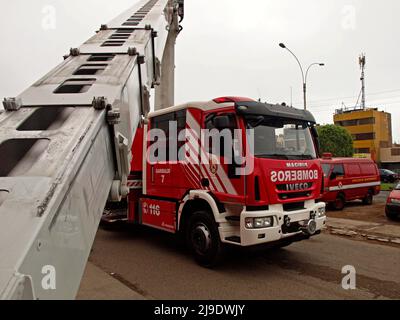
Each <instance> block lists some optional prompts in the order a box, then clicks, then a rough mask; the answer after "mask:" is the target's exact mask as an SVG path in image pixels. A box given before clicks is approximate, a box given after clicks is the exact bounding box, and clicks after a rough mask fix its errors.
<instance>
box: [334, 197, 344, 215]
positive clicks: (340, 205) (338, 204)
mask: <svg viewBox="0 0 400 320" xmlns="http://www.w3.org/2000/svg"><path fill="white" fill-rule="evenodd" d="M345 204H346V200H345V198H344V195H342V194H339V195H338V196H337V198H336V200H335V201H334V202H333V208H334V209H335V210H337V211H342V210H343V209H344V206H345Z"/></svg>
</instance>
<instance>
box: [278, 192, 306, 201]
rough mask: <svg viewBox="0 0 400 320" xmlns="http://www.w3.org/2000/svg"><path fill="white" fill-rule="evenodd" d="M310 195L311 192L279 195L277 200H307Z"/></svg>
mask: <svg viewBox="0 0 400 320" xmlns="http://www.w3.org/2000/svg"><path fill="white" fill-rule="evenodd" d="M311 194H312V193H311V191H302V192H292V193H281V194H279V199H281V200H289V199H297V198H308V197H310V196H311Z"/></svg>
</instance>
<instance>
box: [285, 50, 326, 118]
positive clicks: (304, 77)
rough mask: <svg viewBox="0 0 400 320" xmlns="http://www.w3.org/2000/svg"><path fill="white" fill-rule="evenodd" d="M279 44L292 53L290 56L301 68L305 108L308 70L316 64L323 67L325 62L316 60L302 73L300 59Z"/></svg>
mask: <svg viewBox="0 0 400 320" xmlns="http://www.w3.org/2000/svg"><path fill="white" fill-rule="evenodd" d="M279 46H280V47H281V48H282V49H286V50H287V51H289V52H290V53H291V54H292V56H293V57H294V58H295V59H296V61H297V63H298V64H299V67H300V70H301V76H302V79H303V96H304V110H307V78H308V72H309V71H310V69H311V67H313V66H317V65H318V66H320V67H323V66H325V63H317V62H316V63H312V64H310V66H309V67H308V68H307V71H306V73H305V74H304V70H303V67H302V65H301V63H300V60H299V59H298V58H297V57H296V55H295V54H294V53H293V52H292V51H291V50H290V49H289V48H288V47H286V46H285V44H284V43H280V44H279Z"/></svg>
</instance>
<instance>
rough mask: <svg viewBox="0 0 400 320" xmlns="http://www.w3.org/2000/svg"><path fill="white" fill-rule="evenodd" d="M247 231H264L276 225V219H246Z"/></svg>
mask: <svg viewBox="0 0 400 320" xmlns="http://www.w3.org/2000/svg"><path fill="white" fill-rule="evenodd" d="M245 223H246V228H247V229H263V228H269V227H272V226H273V225H274V217H262V218H246V221H245Z"/></svg>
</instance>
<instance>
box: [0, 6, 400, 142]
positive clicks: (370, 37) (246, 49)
mask: <svg viewBox="0 0 400 320" xmlns="http://www.w3.org/2000/svg"><path fill="white" fill-rule="evenodd" d="M135 2H137V1H136V0H114V1H110V0H83V1H82V0H34V1H29V0H13V1H9V0H7V1H6V0H0V14H1V19H0V28H1V29H0V30H1V32H0V43H1V50H0V97H6V96H16V95H18V94H19V93H20V92H21V91H23V90H24V89H25V88H26V87H28V86H29V85H31V84H32V83H33V82H34V81H36V80H37V79H39V78H40V77H41V76H43V75H44V74H45V73H47V72H48V71H49V70H50V69H51V68H53V67H54V66H56V65H57V64H58V63H60V62H61V61H62V55H64V54H66V53H67V52H68V51H69V48H70V47H77V46H79V45H80V44H81V43H82V42H84V41H85V40H86V39H88V38H89V37H90V36H91V35H93V33H94V31H95V30H96V29H98V27H99V26H100V25H101V24H102V23H107V22H108V21H109V20H111V19H112V18H114V17H115V16H116V15H118V14H119V13H120V12H122V11H124V10H125V9H127V8H129V7H130V6H131V5H132V4H134V3H135ZM53 9H54V12H53ZM399 12H400V1H398V0H380V1H378V0H368V1H366V0H323V1H321V0H302V1H294V0H247V1H243V0H185V20H184V22H183V27H184V30H183V32H182V33H181V35H180V37H179V39H178V42H177V59H176V66H177V68H176V74H177V81H176V103H182V102H187V101H193V100H210V99H212V98H215V97H218V96H224V95H241V96H248V97H252V98H261V99H262V100H263V101H268V102H279V103H280V102H283V101H285V102H287V103H290V91H291V87H292V89H293V102H294V105H295V106H296V107H302V85H301V73H300V69H299V67H298V65H297V64H296V61H295V60H294V58H293V57H292V56H290V54H289V53H288V52H287V51H285V50H283V49H281V48H279V47H278V43H279V42H284V43H285V44H286V45H287V46H288V47H289V48H290V49H291V50H292V51H293V52H295V53H296V55H297V56H298V57H299V59H300V60H301V61H302V63H303V64H304V67H305V68H306V67H307V66H308V65H309V64H311V63H313V62H324V63H326V67H324V68H320V67H315V69H314V68H313V69H312V70H311V71H310V74H309V78H308V88H309V91H308V99H309V109H310V110H311V111H312V112H313V113H314V115H315V116H316V118H317V120H318V121H319V122H320V123H331V122H332V115H333V113H334V110H335V109H336V108H339V107H340V106H341V105H342V102H344V103H345V105H346V106H348V107H351V106H354V105H355V103H356V101H357V97H358V94H359V92H360V87H361V85H360V69H359V66H358V56H359V54H360V53H362V52H365V53H366V55H367V69H366V88H367V104H368V106H373V107H379V108H380V109H381V110H386V111H388V112H391V113H392V114H393V134H394V137H395V139H396V140H397V141H400V121H399V120H400V80H399V74H398V73H399V71H400V60H399V57H400V41H399V31H400V19H399ZM53 13H54V15H55V18H56V19H55V20H54V22H55V23H54V24H52V23H50V24H49V23H48V21H47V20H46V19H45V17H47V16H48V14H53Z"/></svg>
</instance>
